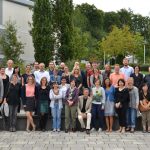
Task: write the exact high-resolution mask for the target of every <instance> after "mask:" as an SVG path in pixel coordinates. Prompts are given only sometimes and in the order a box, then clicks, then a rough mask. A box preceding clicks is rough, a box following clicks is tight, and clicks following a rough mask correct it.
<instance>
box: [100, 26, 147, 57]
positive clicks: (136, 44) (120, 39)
mask: <svg viewBox="0 0 150 150" xmlns="http://www.w3.org/2000/svg"><path fill="white" fill-rule="evenodd" d="M143 40H144V39H143V37H142V36H141V34H140V33H135V34H133V33H132V32H130V28H129V27H128V26H124V27H123V28H120V29H119V28H118V27H116V26H113V29H112V32H110V33H109V34H108V35H107V36H106V37H105V39H103V40H102V42H100V46H101V48H102V50H103V51H105V53H106V54H107V55H109V56H113V57H115V58H117V56H118V55H123V56H126V55H135V54H137V52H138V51H139V50H142V49H143Z"/></svg>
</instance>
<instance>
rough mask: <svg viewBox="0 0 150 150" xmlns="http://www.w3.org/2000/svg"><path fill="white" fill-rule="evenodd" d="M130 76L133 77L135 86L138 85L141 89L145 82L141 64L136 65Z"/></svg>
mask: <svg viewBox="0 0 150 150" xmlns="http://www.w3.org/2000/svg"><path fill="white" fill-rule="evenodd" d="M130 77H133V79H134V86H136V87H137V88H138V89H139V90H140V88H141V85H142V83H143V74H142V73H140V66H138V65H137V66H135V67H134V73H132V74H131V76H130Z"/></svg>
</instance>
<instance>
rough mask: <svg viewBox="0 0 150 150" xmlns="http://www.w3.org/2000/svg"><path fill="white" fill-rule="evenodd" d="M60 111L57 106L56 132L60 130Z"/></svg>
mask: <svg viewBox="0 0 150 150" xmlns="http://www.w3.org/2000/svg"><path fill="white" fill-rule="evenodd" d="M61 110H62V109H59V105H58V106H57V130H58V131H60V128H61Z"/></svg>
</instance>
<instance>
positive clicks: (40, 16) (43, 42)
mask: <svg viewBox="0 0 150 150" xmlns="http://www.w3.org/2000/svg"><path fill="white" fill-rule="evenodd" d="M52 15H53V13H52V3H51V0H42V1H41V0H35V4H34V7H33V16H32V20H33V23H32V30H31V35H32V39H33V44H34V49H35V50H34V51H35V55H34V56H35V60H36V61H38V62H44V63H45V64H46V65H48V62H49V61H50V60H53V50H54V38H53V24H52V23H53V21H52Z"/></svg>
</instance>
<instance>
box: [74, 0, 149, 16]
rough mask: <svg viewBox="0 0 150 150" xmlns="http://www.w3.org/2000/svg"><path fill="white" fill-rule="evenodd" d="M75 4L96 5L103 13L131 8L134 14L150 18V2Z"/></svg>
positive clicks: (77, 0)
mask: <svg viewBox="0 0 150 150" xmlns="http://www.w3.org/2000/svg"><path fill="white" fill-rule="evenodd" d="M73 3H74V4H82V3H89V4H94V5H95V6H96V7H97V8H99V9H102V10H103V11H105V12H107V11H117V10H120V9H122V8H126V9H128V8H130V9H131V10H133V12H134V13H139V14H142V15H144V16H150V0H73Z"/></svg>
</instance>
